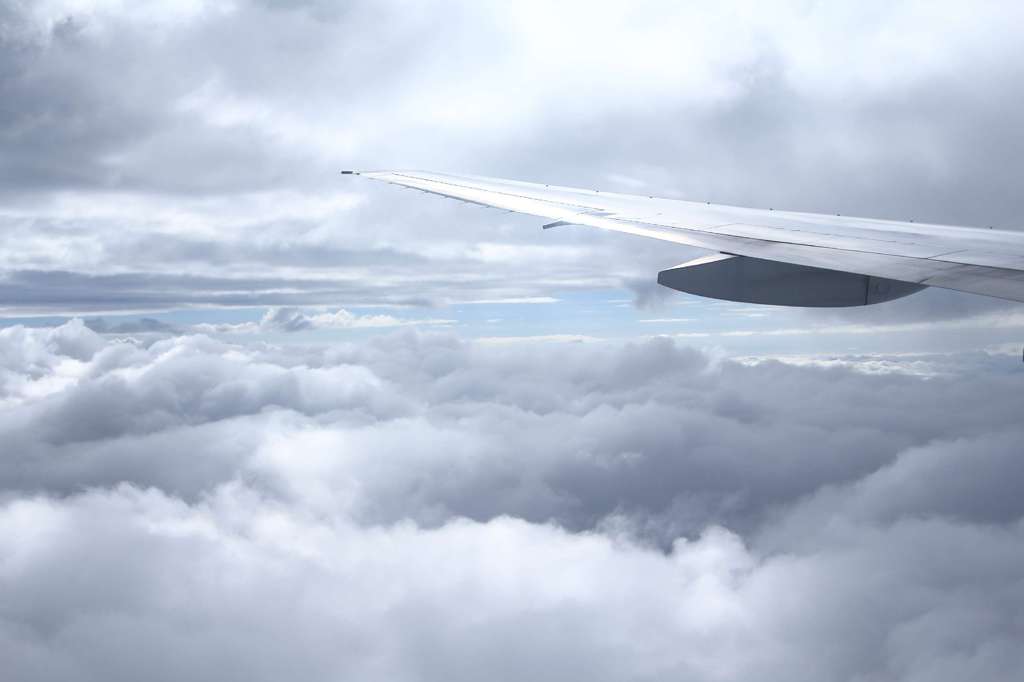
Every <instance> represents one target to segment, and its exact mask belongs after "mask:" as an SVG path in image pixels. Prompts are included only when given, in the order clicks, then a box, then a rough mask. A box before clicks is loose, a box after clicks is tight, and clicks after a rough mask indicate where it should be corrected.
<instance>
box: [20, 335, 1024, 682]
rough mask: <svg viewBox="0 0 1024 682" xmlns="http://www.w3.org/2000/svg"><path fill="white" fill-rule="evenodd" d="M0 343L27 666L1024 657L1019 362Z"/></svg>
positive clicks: (231, 671) (844, 673) (801, 668)
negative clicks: (869, 364)
mask: <svg viewBox="0 0 1024 682" xmlns="http://www.w3.org/2000/svg"><path fill="white" fill-rule="evenodd" d="M0 358H2V360H3V362H2V367H3V373H2V375H0V396H2V400H3V404H4V410H3V412H2V413H0V414H2V418H0V439H2V442H4V443H5V448H4V452H5V456H4V458H3V461H2V466H0V489H2V490H3V492H2V493H0V499H2V500H3V504H2V506H0V528H2V531H0V538H2V540H0V557H2V560H0V575H2V577H3V578H2V579H3V582H2V585H3V589H2V590H0V594H2V595H3V599H2V602H0V649H2V650H3V651H4V660H5V661H7V662H8V666H9V670H13V671H15V673H14V674H15V678H16V679H25V680H35V679H40V680H42V679H68V678H69V677H70V678H75V679H129V678H135V677H138V676H140V675H145V676H147V677H151V678H154V679H180V678H181V677H204V676H211V677H217V678H219V679H235V678H246V679H272V678H279V677H280V676H281V675H301V676H303V677H305V678H308V679H335V678H337V677H339V676H346V677H347V676H355V677H361V678H373V679H378V678H385V677H387V678H390V679H478V678H479V677H480V676H485V675H486V676H489V677H496V678H499V679H521V678H522V677H523V676H530V677H534V678H539V679H566V678H571V679H577V678H580V679H582V678H584V677H585V678H589V679H609V680H611V679H623V678H628V679H655V678H659V679H660V678H663V677H664V676H666V675H672V676H685V677H688V678H691V679H708V680H711V679H715V680H721V679H747V678H749V677H750V676H752V675H760V676H765V677H767V678H769V679H807V680H811V679H815V680H818V679H837V680H838V679H852V678H855V677H860V678H863V679H950V680H953V679H963V678H964V677H971V678H973V679H1013V678H1014V677H1015V676H1016V675H1017V674H1019V673H1020V671H1021V670H1022V669H1024V660H1022V658H1021V654H1020V650H1019V647H1017V646H1016V642H1017V641H1019V639H1020V637H1021V636H1022V635H1024V632H1022V631H1021V629H1020V623H1019V619H1018V618H1017V616H1016V614H1017V613H1018V612H1019V611H1020V609H1021V608H1022V607H1024V592H1022V590H1021V587H1020V585H1021V581H1020V570H1019V566H1020V562H1021V560H1022V559H1024V525H1022V521H1021V519H1022V517H1024V505H1022V504H1021V501H1020V496H1019V495H1018V494H1017V490H1016V481H1018V480H1019V476H1020V474H1021V473H1022V471H1021V465H1020V462H1019V461H1018V460H1019V456H1018V455H1019V450H1020V448H1019V444H1020V442H1022V438H1024V431H1022V429H1021V426H1020V423H1019V419H1018V415H1019V410H1020V400H1019V382H1020V376H1021V374H1020V372H1019V371H1017V369H1016V366H1014V365H1009V363H1008V361H1007V360H1006V359H1005V358H999V357H989V356H985V355H974V356H962V357H956V358H945V359H941V358H940V359H938V360H937V361H940V362H942V363H943V367H942V370H943V371H942V372H941V373H940V375H938V376H931V377H922V376H920V375H919V374H918V373H915V372H914V371H913V370H914V369H915V367H914V366H915V364H916V363H920V362H926V361H928V360H927V359H911V358H901V359H900V358H895V359H892V362H891V363H890V365H889V366H890V369H892V368H896V369H900V368H901V367H902V368H904V369H905V370H911V371H888V372H883V373H877V372H864V371H862V370H861V369H859V368H858V367H857V364H856V363H854V364H853V365H850V366H837V367H831V368H828V367H817V366H793V365H789V364H782V363H779V362H774V361H768V362H758V363H754V364H739V363H736V362H733V361H727V360H716V359H714V358H713V357H711V356H708V355H706V354H703V353H700V352H697V351H695V350H692V349H687V348H684V347H681V346H678V345H675V344H673V343H672V342H670V341H667V340H664V339H661V340H652V341H648V342H642V343H615V344H611V343H560V342H532V343H518V344H487V343H479V342H476V343H470V342H465V341H461V340H459V339H458V338H457V337H455V336H453V335H451V334H449V333H437V332H432V333H425V332H421V331H415V330H407V331H401V332H396V333H395V334H393V335H390V336H384V337H380V338H376V339H373V340H369V341H366V342H362V343H358V344H343V345H333V346H328V347H308V346H307V347H301V348H297V347H291V348H288V347H276V346H266V345H256V346H239V345H233V344H228V343H224V342H220V341H214V340H212V339H210V338H207V337H203V336H187V335H186V336H179V337H174V338H169V339H164V340H161V341H157V342H153V343H149V344H147V343H142V342H138V341H133V340H131V339H130V338H120V339H116V338H104V337H101V336H99V335H97V334H96V333H95V332H93V331H91V330H89V329H88V328H87V327H85V326H84V325H83V324H81V323H80V322H73V323H69V324H67V325H64V326H62V327H59V328H55V329H51V330H31V329H24V328H20V327H19V328H10V329H7V330H4V331H2V332H0ZM933 360H934V359H933ZM968 378H969V380H968ZM967 472H969V474H968V473H967Z"/></svg>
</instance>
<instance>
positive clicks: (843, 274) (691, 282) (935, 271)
mask: <svg viewBox="0 0 1024 682" xmlns="http://www.w3.org/2000/svg"><path fill="white" fill-rule="evenodd" d="M343 172H344V173H345V174H351V175H360V176H363V177H367V178H371V179H373V180H381V181H384V182H388V183H391V184H394V185H400V186H403V187H410V188H413V189H417V190H420V191H423V192H428V193H431V194H438V195H441V196H444V197H449V198H453V199H458V200H460V201H465V202H470V203H474V204H480V205H483V206H489V207H493V208H500V209H505V210H508V211H514V212H517V213H526V214H529V215H534V216H538V217H541V218H546V219H549V220H550V222H549V223H548V224H547V225H546V227H549V226H555V225H568V224H572V225H588V226H591V227H597V228H601V229H605V230H612V231H616V232H625V233H627V234H635V235H639V236H644V237H651V238H654V239H660V240H663V241H669V242H674V243H677V244H684V245H687V246H694V247H698V248H702V249H707V250H709V251H715V252H718V253H719V254H724V255H725V256H728V257H731V258H717V259H714V258H713V259H710V260H709V259H698V261H695V262H691V263H684V264H683V265H681V266H676V267H675V268H670V269H669V270H666V271H663V272H662V273H661V274H660V276H659V278H658V281H659V282H661V283H662V284H665V285H666V286H669V287H672V288H674V289H679V290H681V291H689V292H690V293H696V294H699V295H702V296H710V297H712V298H726V299H729V300H743V301H750V302H754V303H772V304H776V305H799V306H816V305H825V306H835V305H867V304H871V303H877V302H881V301H885V300H891V299H893V298H898V297H900V296H905V295H908V294H910V293H913V292H914V291H918V290H920V289H922V288H924V287H929V286H934V287H941V288H945V289H955V290H957V291H965V292H969V293H974V294H982V295H985V296H994V297H996V298H1004V299H1009V300H1014V301H1024V232H1015V231H1009V230H991V229H979V228H971V227H954V226H948V225H934V224H925V223H912V222H899V221H892V220H877V219H871V218H852V217H846V216H833V215H822V214H815V213H798V212H794V211H775V210H772V209H767V210H765V209H751V208H742V207H738V206H724V205H720V204H711V203H698V202H691V201H680V200H677V199H660V198H655V197H645V196H636V195H630V194H617V193H613V192H601V191H597V190H587V189H578V188H572V187H559V186H555V185H542V184H536V183H528V182H519V181H513V180H499V179H494V178H484V177H476V176H459V175H449V174H445V173H429V172H420V171H343Z"/></svg>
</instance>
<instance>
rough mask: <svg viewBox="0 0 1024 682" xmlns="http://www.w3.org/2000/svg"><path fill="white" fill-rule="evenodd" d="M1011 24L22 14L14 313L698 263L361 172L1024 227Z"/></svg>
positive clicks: (722, 14)
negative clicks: (347, 172) (367, 179)
mask: <svg viewBox="0 0 1024 682" xmlns="http://www.w3.org/2000/svg"><path fill="white" fill-rule="evenodd" d="M1020 13H1021V10H1020V8H1019V6H1018V5H1017V4H1015V3H991V4H985V5H982V6H976V7H972V8H970V10H969V11H968V10H967V9H965V8H964V7H963V6H961V5H959V4H957V3H944V4H942V5H941V7H940V6H935V5H931V4H929V5H928V6H927V7H922V6H921V5H919V4H917V3H913V2H906V3H858V4H857V5H856V6H845V7H844V6H839V5H806V6H805V5H801V4H793V5H787V4H783V5H779V6H778V7H776V8H773V9H772V10H771V11H768V10H764V9H757V8H755V7H754V6H752V5H749V4H748V3H743V2H736V3H726V5H724V6H718V7H715V8H709V7H704V6H700V5H692V6H691V5H680V4H679V3H664V2H645V3H640V4H635V5H634V6H630V7H629V8H624V7H623V8H616V7H608V8H604V9H602V10H601V11H595V10H594V8H593V7H592V5H591V4H590V3H583V2H570V3H560V4H559V5H558V6H557V7H552V6H550V4H548V3H535V2H526V3H517V4H516V6H515V7H514V8H513V7H511V6H505V5H502V4H496V3H475V2H474V3H470V2H451V3H445V4H444V5H443V6H441V7H436V8H432V9H429V10H428V9H427V8H425V7H416V6H411V5H409V4H408V3H380V2H372V3H370V2H354V3H345V4H344V6H343V7H342V6H337V5H333V4H330V3H327V4H323V3H255V2H254V3H248V2H239V3H226V4H225V3H216V4H210V5H207V4H205V3H189V4H185V5H182V4H181V3H153V4H150V5H148V6H147V8H146V9H145V10H141V9H132V8H131V7H128V6H126V5H123V4H120V3H110V2H96V3H70V4H64V3H61V2H46V3H20V2H18V3H13V4H7V5H5V6H4V9H3V13H2V14H0V22H2V23H0V27H2V30H0V65H2V66H0V88H2V89H3V92H4V93H5V96H4V98H3V104H2V105H0V129H2V130H3V131H4V134H3V135H0V179H2V181H3V182H2V185H0V193H2V195H3V204H2V205H0V225H2V227H3V230H2V231H0V235H2V237H0V238H2V240H3V241H2V242H0V247H2V252H0V253H2V254H3V259H2V260H0V307H2V308H3V310H4V311H5V312H6V314H7V315H13V314H19V313H21V314H29V313H48V312H57V313H76V312H88V311H103V310H166V309H171V308H174V307H176V306H180V305H203V304H214V305H223V306H245V305H249V306H251V305H303V304H306V305H308V304H321V303H328V304H336V305H352V304H355V303H363V304H365V303H374V302H376V303H391V304H393V303H398V304H413V305H416V304H419V305H424V304H438V303H443V302H445V301H450V300H463V299H467V298H468V299H473V298H476V299H495V298H500V297H524V296H543V295H551V294H552V292H553V291H558V290H563V291H578V290H587V289H593V288H601V287H603V288H610V287H616V286H623V285H624V284H625V285H627V286H628V285H633V286H634V288H636V286H637V285H636V283H638V282H653V280H654V273H655V272H656V271H657V270H658V269H660V268H662V267H666V266H668V265H673V264H675V262H678V261H677V260H676V259H677V258H678V259H679V260H683V259H684V258H685V256H686V253H685V252H683V251H680V252H679V253H674V254H669V253H666V252H665V249H664V247H663V246H662V245H659V244H648V243H646V242H645V241H644V240H637V239H633V238H628V239H620V238H616V237H610V236H605V235H596V234H593V233H591V232H589V231H586V230H563V231H552V232H553V233H554V232H557V234H545V235H543V238H542V237H541V235H540V234H539V233H538V232H537V231H536V230H535V229H533V228H535V227H536V225H535V222H534V221H530V220H528V219H521V218H509V217H504V216H502V215H501V214H499V213H492V212H488V211H484V210H480V209H474V208H466V207H459V206H453V205H451V204H448V203H444V202H442V201H440V200H437V199H433V200H432V199H429V198H427V197H423V196H422V195H416V194H415V193H401V192H399V191H397V190H394V189H392V188H371V187H367V186H365V185H364V184H360V183H359V182H358V181H348V182H344V183H343V182H342V181H341V179H340V178H339V177H338V176H337V171H338V169H339V168H341V167H352V166H354V167H417V166H420V167H426V168H437V169H440V170H454V171H461V172H474V173H479V174H493V175H498V176H505V177H520V178H523V179H533V180H539V181H549V180H550V181H553V182H559V183H561V184H569V185H573V184H575V185H581V186H588V187H589V186H594V187H607V188H608V189H616V190H622V191H633V192H643V193H653V194H661V195H667V196H681V197H687V198H695V199H700V198H707V199H714V200H716V201H722V202H733V203H739V204H748V205H762V206H787V207H791V208H795V209H805V210H817V211H824V212H841V213H848V214H863V215H873V216H883V217H892V218H917V219H919V220H931V221H935V222H949V223H964V224H973V225H990V224H995V225H999V226H1002V227H1010V228H1012V227H1016V226H1018V225H1019V224H1020V215H1021V208H1022V207H1021V203H1020V197H1019V192H1018V191H1017V185H1016V178H1018V177H1019V176H1020V175H1021V171H1022V167H1021V163H1022V162H1021V159H1022V158H1024V154H1021V151H1022V145H1024V142H1022V139H1024V138H1022V136H1021V135H1020V134H1019V131H1018V127H1019V126H1017V125H1016V122H1017V121H1018V120H1020V119H1021V118H1022V113H1024V112H1021V105H1020V103H1021V102H1024V97H1021V96H1020V95H1021V92H1020V89H1021V85H1020V84H1021V83H1022V82H1024V79H1022V78H1021V77H1020V76H1021V73H1020V65H1021V64H1024V59H1022V53H1021V45H1020V41H1019V40H1018V38H1017V35H1016V32H1015V31H1014V30H1013V27H1015V26H1016V25H1017V24H1018V23H1019V20H1020V18H1021V17H1020ZM679 27H684V28H679ZM680 31H682V32H683V34H682V36H681V34H680ZM938 46H941V49H938ZM542 239H543V242H541V240H542ZM541 244H542V246H543V248H541ZM495 254H500V257H498V256H496V255H495ZM448 273H459V277H457V278H456V277H452V276H451V275H449V274H448ZM638 291H639V300H640V301H641V302H644V301H646V300H648V298H649V296H648V294H647V293H646V292H647V291H648V289H647V288H644V287H640V288H639V289H638ZM413 292H415V293H413ZM940 298H941V297H940ZM943 300H945V299H943ZM952 305H953V306H954V307H957V301H956V299H955V298H954V299H953V303H952ZM979 305H980V304H979ZM936 307H941V306H934V305H932V306H929V305H926V304H922V305H921V306H920V307H919V308H918V307H913V306H911V307H910V308H909V309H911V310H913V311H915V314H918V315H919V316H921V317H927V316H928V315H929V314H931V313H930V311H931V310H933V309H934V308H936ZM967 307H968V309H967V310H966V311H965V312H964V313H963V314H968V315H969V314H972V313H974V312H976V311H975V310H974V309H973V308H971V307H970V306H967ZM871 314H875V313H871ZM878 314H880V315H884V313H878Z"/></svg>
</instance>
